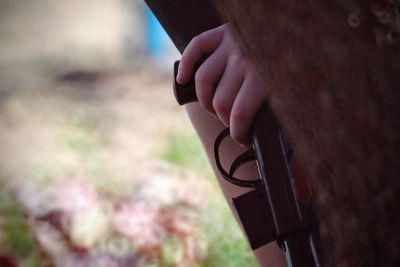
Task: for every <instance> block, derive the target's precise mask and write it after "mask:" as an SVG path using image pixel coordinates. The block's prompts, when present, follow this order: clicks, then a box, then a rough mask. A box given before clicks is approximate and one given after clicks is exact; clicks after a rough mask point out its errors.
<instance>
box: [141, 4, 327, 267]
mask: <svg viewBox="0 0 400 267" xmlns="http://www.w3.org/2000/svg"><path fill="white" fill-rule="evenodd" d="M145 2H146V3H147V5H148V7H149V8H150V9H151V10H152V11H153V13H154V14H155V16H156V17H157V19H158V20H159V22H160V23H161V25H162V26H163V27H164V29H165V30H166V32H167V34H168V35H169V37H170V38H171V40H172V42H173V43H174V45H175V46H176V48H177V49H178V50H179V52H180V53H183V50H184V49H185V47H186V46H187V45H188V44H189V42H190V41H191V39H192V38H193V37H195V36H196V35H198V34H200V33H202V32H204V31H207V30H209V29H212V28H215V27H218V26H219V25H221V24H222V23H223V21H222V20H221V18H220V16H219V15H218V13H217V12H216V10H215V9H214V7H213V5H212V4H211V3H210V2H209V1H208V0H145ZM206 57H207V55H205V56H204V57H203V58H202V60H200V62H199V63H198V66H200V65H201V63H202V62H203V61H204V60H205V59H206ZM178 65H179V61H177V62H176V63H175V65H174V72H175V73H174V94H175V97H176V100H177V102H178V103H179V104H180V105H184V104H187V103H190V102H194V101H197V97H196V92H195V87H194V86H195V84H194V81H193V79H192V80H191V81H190V82H189V83H187V84H185V85H183V86H182V85H179V84H177V83H176V82H175V77H176V72H177V68H178ZM228 135H229V129H225V130H224V131H223V132H222V133H221V134H220V135H219V136H218V137H217V139H216V141H215V145H214V156H215V161H216V165H217V168H218V169H219V171H220V172H221V174H222V176H223V177H224V178H225V179H226V180H228V181H229V182H231V183H233V184H235V185H237V186H241V187H251V188H253V190H252V191H250V192H248V193H245V194H243V195H241V196H239V197H237V198H233V199H232V201H233V204H234V206H235V208H236V210H237V213H238V215H239V218H240V220H241V222H242V224H243V227H244V230H245V232H246V235H247V238H248V240H249V243H250V246H251V247H252V249H256V248H258V247H261V246H262V245H265V244H267V243H269V242H272V241H277V242H278V244H279V245H280V247H281V248H282V250H283V252H284V254H285V257H286V261H287V265H288V266H289V267H313V266H315V267H319V266H321V251H320V243H319V236H318V224H317V220H316V217H315V214H314V212H313V208H312V197H311V196H309V197H307V198H302V197H300V195H299V193H298V192H297V190H296V185H295V180H296V179H294V178H296V177H295V176H296V175H301V174H299V171H298V170H299V168H298V164H297V162H296V160H295V159H294V157H293V153H292V151H291V149H290V147H289V145H288V144H287V141H286V138H285V136H284V134H283V131H282V129H281V127H280V125H279V122H278V121H277V119H276V118H275V116H274V114H273V112H272V110H271V109H270V107H269V106H268V104H267V103H266V104H264V105H263V106H262V108H261V109H260V110H259V112H258V113H257V115H256V118H255V120H254V122H253V124H252V134H251V139H252V147H251V148H250V149H249V150H247V151H246V152H245V153H244V154H242V155H240V156H239V157H237V159H236V160H234V162H233V163H232V165H231V167H230V169H229V171H226V170H225V169H224V168H223V166H222V165H221V163H220V160H219V146H220V144H221V142H222V140H223V139H224V138H225V137H227V136H228ZM253 160H255V161H256V162H257V165H258V170H259V174H260V178H259V179H256V180H253V181H248V180H241V179H239V178H236V177H234V174H235V171H236V170H237V169H238V168H239V167H240V166H241V165H242V164H244V163H247V162H249V161H253Z"/></svg>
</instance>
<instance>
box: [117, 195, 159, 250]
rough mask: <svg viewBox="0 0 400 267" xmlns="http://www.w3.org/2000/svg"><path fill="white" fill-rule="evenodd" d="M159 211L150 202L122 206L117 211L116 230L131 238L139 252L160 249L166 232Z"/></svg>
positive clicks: (155, 205)
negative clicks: (159, 219) (161, 223)
mask: <svg viewBox="0 0 400 267" xmlns="http://www.w3.org/2000/svg"><path fill="white" fill-rule="evenodd" d="M159 211H160V207H159V206H158V205H157V204H156V203H154V202H149V201H143V200H139V201H135V202H134V201H131V202H130V203H126V204H122V205H120V206H119V207H117V209H116V211H115V216H114V226H115V229H116V230H117V231H118V232H119V233H120V234H122V235H124V236H126V237H128V238H130V239H131V240H132V243H133V244H134V245H135V246H136V247H137V248H138V249H139V250H142V251H143V250H144V251H149V250H154V249H158V248H159V247H160V246H161V244H162V242H163V241H164V238H165V230H164V229H163V227H162V226H161V225H160V224H159V221H158V214H159Z"/></svg>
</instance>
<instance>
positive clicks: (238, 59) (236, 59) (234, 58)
mask: <svg viewBox="0 0 400 267" xmlns="http://www.w3.org/2000/svg"><path fill="white" fill-rule="evenodd" d="M244 63H245V60H244V58H243V56H242V55H241V54H239V53H234V54H232V55H231V64H232V65H233V66H237V67H238V66H242V65H244Z"/></svg>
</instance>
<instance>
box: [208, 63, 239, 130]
mask: <svg viewBox="0 0 400 267" xmlns="http://www.w3.org/2000/svg"><path fill="white" fill-rule="evenodd" d="M237 63H238V62H237V60H230V61H228V64H227V65H226V67H225V71H224V73H223V75H222V77H221V79H220V80H219V83H218V86H217V88H216V90H215V93H214V97H213V102H212V106H213V109H214V110H215V113H216V114H217V116H218V118H219V119H220V120H221V121H222V122H223V123H224V124H225V125H226V126H229V124H230V123H229V120H230V116H231V110H232V105H233V102H234V100H235V97H236V95H237V93H238V91H239V89H240V87H241V85H242V83H243V79H244V75H243V71H242V66H240V64H237Z"/></svg>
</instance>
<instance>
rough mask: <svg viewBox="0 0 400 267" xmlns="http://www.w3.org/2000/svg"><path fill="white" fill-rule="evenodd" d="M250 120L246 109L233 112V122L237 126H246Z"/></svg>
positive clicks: (241, 108)
mask: <svg viewBox="0 0 400 267" xmlns="http://www.w3.org/2000/svg"><path fill="white" fill-rule="evenodd" d="M248 119H249V116H248V111H247V110H246V108H245V107H243V106H241V107H236V108H235V109H234V110H232V121H233V122H234V123H235V124H236V125H244V124H246V122H247V120H248Z"/></svg>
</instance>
